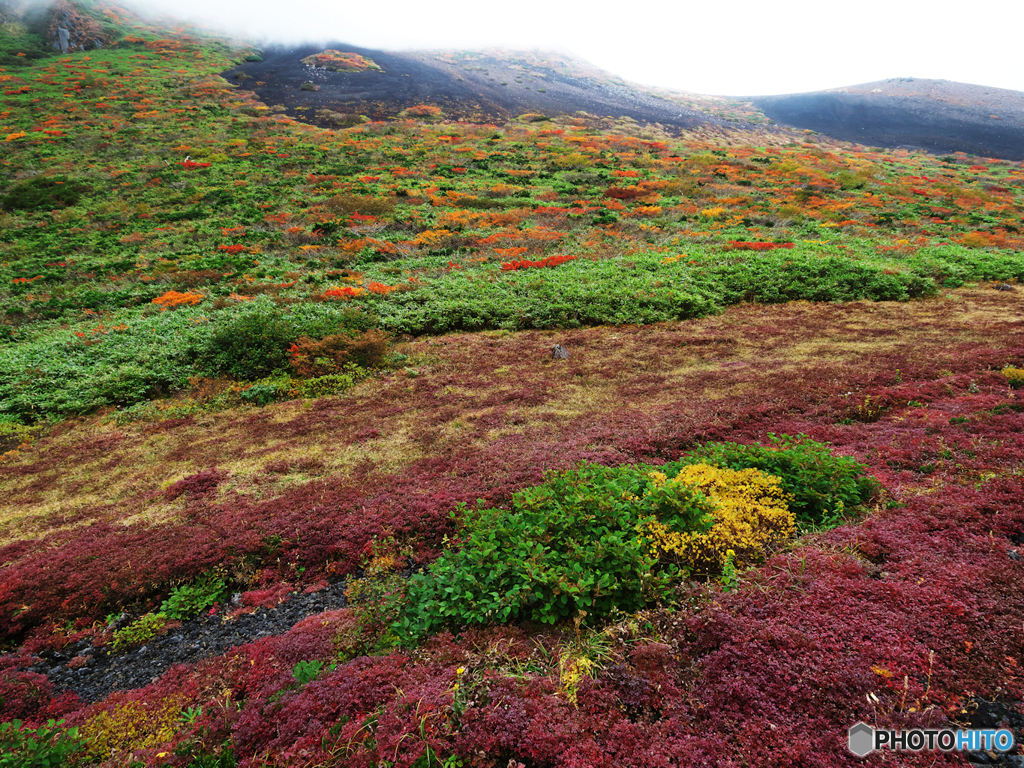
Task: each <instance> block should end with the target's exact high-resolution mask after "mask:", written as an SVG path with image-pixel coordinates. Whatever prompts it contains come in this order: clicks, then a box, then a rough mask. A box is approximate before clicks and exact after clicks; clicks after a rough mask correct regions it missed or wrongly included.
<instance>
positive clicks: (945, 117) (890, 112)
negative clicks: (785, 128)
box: [752, 78, 1024, 160]
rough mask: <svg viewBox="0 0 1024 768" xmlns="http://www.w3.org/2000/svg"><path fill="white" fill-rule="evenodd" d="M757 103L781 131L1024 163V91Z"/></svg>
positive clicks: (897, 86)
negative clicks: (802, 130)
mask: <svg viewBox="0 0 1024 768" xmlns="http://www.w3.org/2000/svg"><path fill="white" fill-rule="evenodd" d="M752 101H753V102H754V104H755V105H756V106H757V107H758V108H759V109H761V110H763V111H764V113H765V114H766V115H767V116H768V117H770V118H771V119H772V120H774V121H776V122H777V123H781V124H783V125H789V126H793V127H796V128H809V129H811V130H814V131H818V132H819V133H824V134H827V135H828V136H831V137H833V138H836V139H840V140H842V141H853V142H857V143H859V144H865V145H868V146H880V147H889V148H908V149H923V150H925V151H927V152H934V153H937V154H942V153H946V152H966V153H968V154H971V155H979V156H982V157H997V158H1002V159H1004V160H1024V93H1021V92H1019V91H1008V90H1003V89H1000V88H988V87H984V86H978V85H967V84H964V83H954V82H950V81H947V80H920V79H916V78H900V79H894V80H884V81H881V82H877V83H867V84H865V85H856V86H850V87H848V88H839V89H836V90H831V91H817V92H814V93H800V94H792V95H788V96H762V97H757V98H754V99H752Z"/></svg>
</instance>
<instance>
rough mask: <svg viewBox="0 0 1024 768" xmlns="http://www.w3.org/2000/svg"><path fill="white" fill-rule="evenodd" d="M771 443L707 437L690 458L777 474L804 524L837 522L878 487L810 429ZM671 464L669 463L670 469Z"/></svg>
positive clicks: (688, 460) (855, 463)
mask: <svg viewBox="0 0 1024 768" xmlns="http://www.w3.org/2000/svg"><path fill="white" fill-rule="evenodd" d="M770 438H771V443H772V444H771V445H770V446H762V445H740V444H739V443H708V444H707V445H704V446H702V447H700V448H698V449H697V450H695V451H693V452H692V453H691V454H690V455H689V456H688V457H687V458H686V459H685V463H687V464H700V463H705V464H711V465H713V466H717V467H727V468H729V469H748V468H753V469H759V470H761V471H762V472H765V473H767V474H769V475H775V476H776V477H778V478H779V479H780V481H781V485H782V489H783V491H785V492H786V493H787V494H789V495H790V496H792V501H791V502H790V504H789V507H790V510H791V511H792V512H793V514H794V515H795V516H796V520H797V523H799V524H802V525H821V524H823V523H827V522H829V521H832V522H838V520H839V519H841V518H842V516H843V510H844V509H848V508H850V507H854V506H857V505H858V504H863V503H864V502H866V501H867V500H868V499H870V498H871V496H872V495H873V494H874V493H875V491H876V488H877V483H876V481H875V480H874V479H873V478H871V477H868V476H866V475H865V474H864V472H865V467H864V466H863V465H862V464H860V463H859V462H858V461H856V460H855V459H853V458H850V457H849V456H835V455H833V454H832V452H831V451H830V450H829V449H828V446H826V445H824V444H823V443H817V442H815V441H813V440H811V439H809V438H808V437H807V436H806V435H798V436H796V437H791V436H790V435H781V436H776V435H770ZM668 471H669V470H668V469H666V472H668Z"/></svg>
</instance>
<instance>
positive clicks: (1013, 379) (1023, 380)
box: [1003, 365, 1024, 389]
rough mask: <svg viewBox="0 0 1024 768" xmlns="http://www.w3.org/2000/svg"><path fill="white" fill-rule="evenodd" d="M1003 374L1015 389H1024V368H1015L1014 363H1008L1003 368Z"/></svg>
mask: <svg viewBox="0 0 1024 768" xmlns="http://www.w3.org/2000/svg"><path fill="white" fill-rule="evenodd" d="M1003 376H1005V377H1006V383H1007V384H1009V385H1010V387H1012V388H1013V389H1024V368H1014V367H1013V366H1012V365H1008V366H1006V367H1005V368H1003Z"/></svg>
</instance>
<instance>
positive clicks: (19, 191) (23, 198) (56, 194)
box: [0, 176, 88, 211]
mask: <svg viewBox="0 0 1024 768" xmlns="http://www.w3.org/2000/svg"><path fill="white" fill-rule="evenodd" d="M86 192H88V187H87V186H86V185H85V184H82V183H81V182H78V181H74V180H72V179H69V178H68V177H67V176H36V177H35V178H33V179H27V180H26V181H19V182H18V183H17V184H15V185H14V186H12V187H11V188H10V190H8V192H7V194H6V195H4V196H3V197H2V198H0V208H3V209H4V210H5V211H37V210H53V209H54V208H67V207H68V206H70V205H74V204H75V203H77V202H78V201H79V200H80V199H81V198H82V195H84V194H85V193H86Z"/></svg>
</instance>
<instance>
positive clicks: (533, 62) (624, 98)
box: [223, 43, 763, 131]
mask: <svg viewBox="0 0 1024 768" xmlns="http://www.w3.org/2000/svg"><path fill="white" fill-rule="evenodd" d="M327 47H328V48H334V49H337V50H341V51H352V52H355V53H358V54H361V55H363V56H366V57H367V58H370V59H373V61H375V62H376V63H377V64H378V65H380V67H381V68H382V69H383V72H360V73H346V72H330V71H327V70H325V69H314V68H311V67H308V66H306V65H304V64H302V61H301V60H302V59H303V58H305V57H307V56H309V55H311V54H315V53H319V52H320V51H321V50H323V48H321V47H311V46H303V47H291V48H283V47H281V48H269V49H267V50H265V51H264V53H263V60H262V61H260V62H248V63H245V64H242V65H241V66H239V67H236V68H235V69H232V70H230V71H228V72H225V73H223V74H224V77H226V78H227V79H228V80H229V81H232V82H239V81H241V82H242V83H243V85H244V87H246V88H247V89H252V90H253V91H255V93H256V95H257V97H258V98H259V99H260V100H261V101H262V102H264V103H265V104H268V105H271V106H276V105H282V106H284V107H285V108H286V110H287V113H288V114H289V115H291V116H293V117H296V118H298V119H300V120H303V121H306V122H322V121H321V120H318V119H317V116H316V112H317V111H318V110H322V109H329V110H332V111H334V112H340V113H344V114H359V115H365V116H367V117H369V118H370V119H372V120H389V119H393V118H395V117H397V116H398V114H399V113H400V112H401V111H402V110H404V109H407V108H409V107H412V106H416V105H419V104H429V105H433V106H438V107H440V108H441V109H442V110H443V111H444V117H445V118H446V119H450V120H468V121H471V122H481V123H490V122H504V121H506V120H508V119H509V118H512V117H515V116H517V115H521V114H524V113H529V112H535V113H539V114H543V115H547V116H554V115H558V114H572V113H576V112H579V111H582V112H586V113H588V114H590V115H593V116H598V117H614V118H630V119H633V120H636V121H637V122H642V123H650V124H653V123H658V124H660V125H662V126H664V127H666V128H676V129H682V128H696V127H713V128H719V129H721V130H723V131H728V130H735V129H737V128H753V127H754V126H750V125H747V124H738V123H735V122H726V121H724V120H720V119H718V118H715V117H711V116H709V115H706V114H703V113H701V112H697V111H693V110H688V109H685V108H683V107H680V106H678V105H675V104H673V103H671V102H670V101H668V100H667V99H660V98H658V97H656V96H652V95H650V94H648V93H644V92H643V91H641V90H639V89H638V88H635V87H633V86H631V85H630V84H629V83H626V82H625V81H622V80H620V79H618V78H614V77H613V76H610V75H607V73H600V72H599V71H597V70H590V71H588V72H586V74H581V71H580V70H581V69H583V68H587V67H588V65H586V64H585V63H583V62H579V63H578V65H579V66H575V64H576V63H575V62H572V61H571V60H567V59H565V58H564V57H559V56H557V55H555V56H553V57H552V58H551V59H550V60H538V59H537V57H532V56H531V55H529V54H527V55H524V56H523V57H522V58H516V54H509V55H507V56H506V55H501V56H498V55H488V54H485V53H481V54H474V55H473V56H472V58H467V59H465V60H461V61H459V60H455V61H453V60H447V59H446V58H445V57H444V56H442V55H439V54H435V53H431V52H414V53H391V52H386V51H377V50H371V49H366V48H358V47H354V46H350V45H346V44H344V43H330V44H329V45H328V46H327ZM309 82H312V83H314V84H315V85H317V86H319V88H318V89H317V90H303V89H302V84H303V83H309ZM307 87H308V86H307ZM761 129H762V130H763V127H762V128H761Z"/></svg>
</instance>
